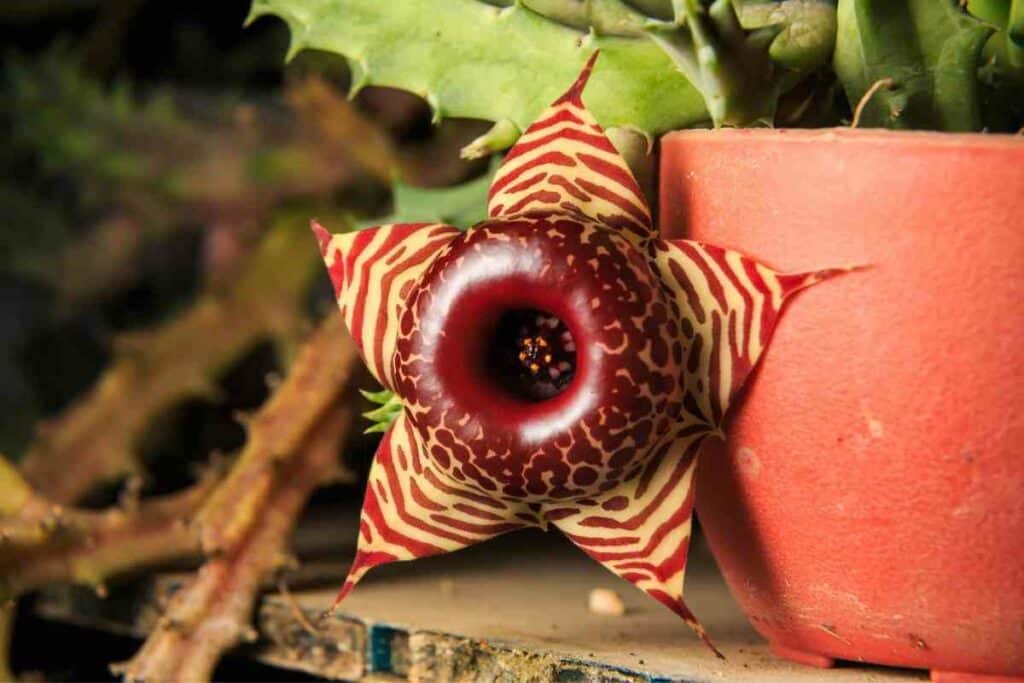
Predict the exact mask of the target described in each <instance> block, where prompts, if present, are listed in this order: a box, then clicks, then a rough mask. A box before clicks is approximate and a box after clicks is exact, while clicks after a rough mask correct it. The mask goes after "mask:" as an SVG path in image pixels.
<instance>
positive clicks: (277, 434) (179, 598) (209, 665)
mask: <svg viewBox="0 0 1024 683" xmlns="http://www.w3.org/2000/svg"><path fill="white" fill-rule="evenodd" d="M358 358H359V357H358V353H357V351H356V349H355V346H354V344H352V343H351V342H350V341H348V340H347V338H346V336H345V335H344V324H343V322H342V320H341V317H340V316H334V315H332V316H329V317H328V318H327V319H326V321H325V322H324V323H323V325H322V326H321V327H320V328H319V329H318V331H317V332H316V333H315V334H314V335H313V337H312V338H311V339H310V340H309V341H308V342H307V344H306V345H305V347H304V348H303V349H302V351H301V353H300V354H299V355H298V357H297V358H296V360H295V363H294V365H293V367H292V369H291V372H290V373H289V374H288V376H287V377H286V378H285V379H284V380H283V381H282V383H281V386H280V387H279V388H278V390H277V391H276V392H275V394H274V396H273V397H272V398H271V399H270V401H268V403H267V404H266V406H265V407H264V408H263V409H262V410H260V411H259V413H258V414H257V416H256V419H255V421H254V429H253V432H252V434H251V436H250V439H249V442H248V444H247V446H246V448H245V450H244V451H243V453H242V455H241V457H240V458H239V460H238V461H237V462H236V464H235V466H234V467H233V469H232V472H231V474H230V475H229V477H228V478H227V480H226V481H225V482H224V483H223V484H222V485H221V487H220V488H219V489H218V491H217V492H216V494H215V495H214V496H212V497H211V498H210V500H209V501H208V502H207V503H206V505H205V506H204V509H203V510H202V512H201V513H200V515H199V517H198V524H199V526H200V527H201V530H202V534H203V545H204V547H216V548H217V549H218V553H217V555H216V556H215V557H212V558H211V559H209V560H208V561H207V562H206V564H204V565H203V567H202V568H201V569H200V570H199V572H198V573H197V574H196V575H195V577H194V578H193V579H192V580H191V581H190V582H189V583H188V584H187V585H186V586H185V587H184V588H182V589H181V590H180V591H179V592H177V593H176V594H175V595H174V597H173V598H172V600H171V602H170V604H169V605H168V607H167V611H166V613H165V615H164V618H163V619H164V622H165V623H173V624H176V628H173V629H170V628H160V629H157V630H154V631H153V632H152V633H151V634H150V636H149V638H148V639H147V640H146V643H145V644H144V645H143V647H142V649H141V650H140V651H139V652H138V653H137V654H136V655H135V657H133V658H132V659H131V660H130V661H129V662H126V663H124V664H122V665H118V666H117V667H116V670H117V671H118V672H120V673H121V674H122V675H123V676H124V677H125V678H126V679H127V680H190V681H203V680H209V679H210V677H211V675H212V672H213V668H214V666H215V665H216V663H217V660H218V659H219V658H220V656H221V654H222V653H223V652H224V651H225V650H227V649H228V648H230V647H233V646H234V645H236V644H237V643H239V642H251V641H252V640H255V638H256V636H257V634H256V631H255V629H253V628H252V626H251V624H250V619H251V612H252V608H253V605H254V604H255V601H256V598H257V596H258V595H259V592H260V590H261V588H262V586H263V585H264V584H265V583H266V581H267V580H268V579H269V578H270V577H272V576H273V575H274V574H275V573H277V572H279V571H280V570H281V569H282V567H283V566H286V565H287V563H288V557H289V556H288V553H287V549H288V539H289V536H290V534H291V531H292V529H293V527H294V525H295V522H296V521H297V519H298V517H299V515H300V513H301V512H302V509H303V507H305V504H306V501H307V500H308V498H309V496H310V495H311V494H312V492H313V491H314V490H315V489H316V488H318V487H319V486H322V485H323V484H324V483H326V482H328V481H330V480H331V479H332V478H333V477H335V476H336V475H337V472H338V462H337V457H338V445H339V443H340V442H341V441H342V440H343V438H344V435H345V433H346V432H347V430H348V429H349V427H350V425H351V423H352V421H353V418H354V411H353V407H352V406H353V403H352V401H351V398H352V395H351V393H350V392H349V391H348V389H347V387H348V385H349V380H350V378H351V376H352V373H353V371H354V368H355V367H356V365H357V363H358ZM325 359H329V360H325ZM275 447H276V448H281V449H282V450H280V451H277V450H275ZM274 453H281V454H284V455H278V456H274ZM270 459H274V460H275V461H276V462H277V466H275V467H266V466H265V465H266V463H267V462H268V460H270Z"/></svg>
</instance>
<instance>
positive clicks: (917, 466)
mask: <svg viewBox="0 0 1024 683" xmlns="http://www.w3.org/2000/svg"><path fill="white" fill-rule="evenodd" d="M661 163H662V167H661V198H662V206H661V224H662V229H663V233H664V234H666V235H668V236H679V237H682V236H685V237H690V238H693V239H698V240H707V241H710V242H715V243H717V244H721V245H723V246H726V247H732V248H736V249H740V250H742V251H745V252H746V253H748V254H750V255H753V256H756V257H758V258H759V259H763V260H765V261H767V262H768V263H769V264H771V265H773V266H775V267H777V268H780V269H783V270H789V271H798V270H808V269H817V268H822V267H828V266H843V265H855V264H864V265H866V266H868V268H866V269H864V270H861V271H858V272H854V273H851V274H848V275H845V276H843V277H840V278H837V279H835V280H834V281H831V282H827V283H824V284H823V285H820V286H818V287H815V288H812V289H810V290H808V291H806V292H804V293H802V294H801V295H800V297H799V298H797V299H796V300H795V301H794V302H793V304H792V305H791V306H790V308H789V309H788V310H787V311H786V313H785V314H784V315H783V319H782V321H781V324H780V325H779V327H778V329H777V330H776V332H775V338H774V340H773V342H772V346H771V348H770V349H769V350H768V351H767V353H766V354H765V357H764V360H763V361H762V365H761V367H760V369H759V371H758V372H757V375H756V376H755V377H754V378H752V384H751V386H749V389H748V391H747V394H746V396H745V397H744V398H743V400H742V401H741V403H740V404H739V405H737V406H736V409H735V412H734V413H733V417H732V421H731V425H730V427H729V442H728V444H727V445H725V446H724V447H717V448H711V449H708V450H707V451H706V453H705V455H704V457H703V460H702V462H701V466H700V471H699V478H698V487H697V491H698V494H697V506H698V511H699V514H700V517H701V520H702V522H703V525H704V528H705V529H706V531H707V536H708V539H709V541H710V543H711V546H712V548H713V550H714V552H715V555H716V557H717V558H718V561H719V563H720V565H721V567H722V569H723V571H724V573H725V576H726V579H727V580H728V582H729V585H730V587H731V589H732V591H733V593H734V594H735V596H736V598H737V599H738V600H739V602H740V604H741V605H742V606H743V608H744V610H745V611H746V612H747V614H748V615H749V617H750V619H751V621H752V623H753V624H754V625H755V626H756V627H757V629H758V630H759V631H760V632H761V633H762V634H763V635H764V636H765V637H767V638H768V639H769V640H770V641H771V642H772V644H773V646H774V647H775V650H776V652H778V653H779V654H781V655H783V656H788V657H790V658H793V659H797V660H800V661H805V662H806V663H810V664H816V665H821V666H827V665H829V664H830V663H831V660H832V659H833V658H842V659H851V660H866V661H871V662H878V663H883V664H894V665H902V666H912V667H923V668H930V669H932V671H933V677H934V678H935V679H936V680H942V679H944V677H945V680H953V679H954V678H955V677H956V675H957V673H958V672H960V673H963V672H970V673H975V674H981V673H987V674H991V675H1003V676H1022V677H1024V452H1022V451H1024V138H1022V137H1017V138H1011V137H1007V136H1001V137H984V136H980V135H951V134H941V135H940V134H931V133H891V132H884V131H836V130H829V131H713V132H708V131H693V132H681V133H676V134H672V135H669V136H666V137H665V138H664V140H663V143H662V162H661ZM698 616H699V615H698ZM713 635H714V634H712V636H713ZM957 680H966V679H962V678H957ZM971 680H974V679H973V678H972V679H971Z"/></svg>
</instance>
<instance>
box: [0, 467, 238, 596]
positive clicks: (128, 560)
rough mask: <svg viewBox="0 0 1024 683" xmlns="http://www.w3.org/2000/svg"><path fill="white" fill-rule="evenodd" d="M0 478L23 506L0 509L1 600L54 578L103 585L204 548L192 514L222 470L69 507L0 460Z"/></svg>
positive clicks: (194, 553)
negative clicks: (178, 486)
mask: <svg viewBox="0 0 1024 683" xmlns="http://www.w3.org/2000/svg"><path fill="white" fill-rule="evenodd" d="M0 470H2V472H3V474H2V475H0V480H2V481H3V483H4V484H5V485H6V484H10V483H12V482H13V483H14V484H13V486H14V488H15V489H16V490H18V491H19V492H20V493H19V495H20V494H24V492H25V491H28V493H27V494H25V495H20V498H21V506H20V509H17V510H14V511H13V512H10V513H8V511H7V510H3V511H0V513H7V514H2V516H0V601H10V600H13V599H14V598H16V597H18V596H19V595H23V594H25V593H27V592H29V591H32V590H36V589H38V588H41V587H43V586H46V585H48V584H51V583H79V584H86V585H90V586H92V587H93V588H94V589H96V590H97V591H99V592H102V591H103V590H105V589H104V582H105V581H107V580H108V579H109V578H111V577H113V576H117V575H119V574H122V573H124V572H126V571H129V570H134V569H139V568H142V567H147V566H154V565H159V564H164V563H167V562H169V561H172V560H176V559H181V558H187V557H196V556H198V555H199V554H200V545H199V539H198V535H197V534H196V532H195V530H194V529H193V528H190V526H189V520H190V519H192V518H193V517H194V516H195V515H196V514H197V513H198V511H199V509H200V507H201V506H202V504H203V502H204V501H205V500H206V499H207V498H209V496H210V493H211V492H212V491H213V490H214V488H215V486H216V484H217V482H218V480H219V479H220V476H219V473H217V472H216V471H215V470H213V469H212V468H211V469H209V470H207V472H205V473H204V474H203V475H202V476H201V477H200V479H199V481H197V482H196V483H195V484H194V485H192V486H191V487H189V488H187V489H185V490H183V491H181V492H178V493H174V494H170V495H167V496H162V497H159V498H154V499H151V500H148V501H145V502H143V503H139V504H137V505H134V506H133V507H132V508H131V509H122V508H120V507H115V508H110V509H107V510H103V511H99V512H93V511H86V510H79V509H73V508H72V509H66V508H64V507H62V506H59V505H55V504H53V503H52V502H50V501H49V500H47V499H46V498H44V497H42V496H40V495H39V494H38V493H35V492H33V491H29V490H28V487H27V485H26V484H24V482H20V483H19V482H17V481H16V479H15V478H16V476H17V470H16V469H15V468H14V467H13V466H12V465H10V464H9V463H7V462H6V461H0Z"/></svg>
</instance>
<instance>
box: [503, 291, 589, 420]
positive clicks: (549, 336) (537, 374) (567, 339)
mask: <svg viewBox="0 0 1024 683" xmlns="http://www.w3.org/2000/svg"><path fill="white" fill-rule="evenodd" d="M487 364H488V371H489V372H490V373H493V377H495V378H496V379H497V380H498V382H499V383H500V384H501V385H502V386H503V387H504V388H505V389H506V390H507V391H509V392H511V393H512V394H514V395H515V396H517V397H520V398H523V399H526V400H529V401H544V400H547V399H549V398H551V397H553V396H556V395H558V394H559V393H561V392H562V391H564V390H565V388H566V387H568V386H569V384H570V383H571V382H572V378H573V376H574V375H575V373H576V342H575V340H574V339H573V336H572V333H571V332H570V331H569V328H568V326H566V324H565V323H564V322H562V321H561V320H560V319H559V318H558V317H556V316H554V315H552V314H550V313H548V312H546V311H540V310H536V309H516V310H512V311H508V312H506V313H505V314H504V315H502V316H501V318H500V319H499V320H498V324H497V325H496V326H495V329H494V336H493V338H492V340H491V344H490V345H489V358H488V363H487Z"/></svg>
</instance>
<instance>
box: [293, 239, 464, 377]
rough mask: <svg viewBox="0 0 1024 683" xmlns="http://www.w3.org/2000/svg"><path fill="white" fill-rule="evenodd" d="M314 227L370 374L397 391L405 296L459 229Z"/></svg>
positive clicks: (328, 269)
mask: <svg viewBox="0 0 1024 683" xmlns="http://www.w3.org/2000/svg"><path fill="white" fill-rule="evenodd" d="M312 227H313V232H314V233H315V234H316V237H317V241H318V242H319V243H320V253H321V254H322V255H323V257H324V263H326V264H327V271H328V273H330V276H331V282H332V283H333V284H334V292H335V294H336V295H337V299H338V307H339V308H340V309H341V313H342V315H343V316H344V318H345V324H346V325H347V326H348V329H349V332H350V333H351V334H352V337H353V339H355V342H356V345H357V346H358V347H359V350H360V352H361V353H362V354H363V358H364V359H365V360H366V365H367V366H368V367H369V369H370V372H371V373H373V376H374V377H375V378H376V379H377V381H378V382H380V383H381V384H383V385H384V386H385V387H387V388H388V389H391V390H392V391H394V382H393V379H392V377H391V372H392V368H391V358H392V356H393V355H394V352H395V341H396V339H397V337H398V321H399V316H400V314H401V311H402V310H403V307H404V296H403V295H404V294H405V293H406V290H407V289H408V287H409V286H410V285H411V284H412V283H413V282H414V281H415V280H416V278H417V277H419V276H420V274H422V273H423V271H425V270H426V269H427V267H428V266H429V265H430V263H431V262H432V261H433V260H434V257H435V256H437V254H438V252H440V251H441V249H443V248H444V247H445V246H447V244H448V243H449V242H451V241H452V239H454V238H455V236H456V235H458V234H459V233H460V232H461V231H460V230H459V229H458V228H456V227H453V226H450V225H443V224H439V223H395V224H393V225H382V226H380V227H376V228H367V229H365V230H358V231H356V232H347V233H339V234H336V235H332V234H331V233H329V232H328V231H327V230H325V229H324V228H323V227H322V226H321V225H320V224H319V223H316V222H315V221H314V222H313V224H312Z"/></svg>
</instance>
